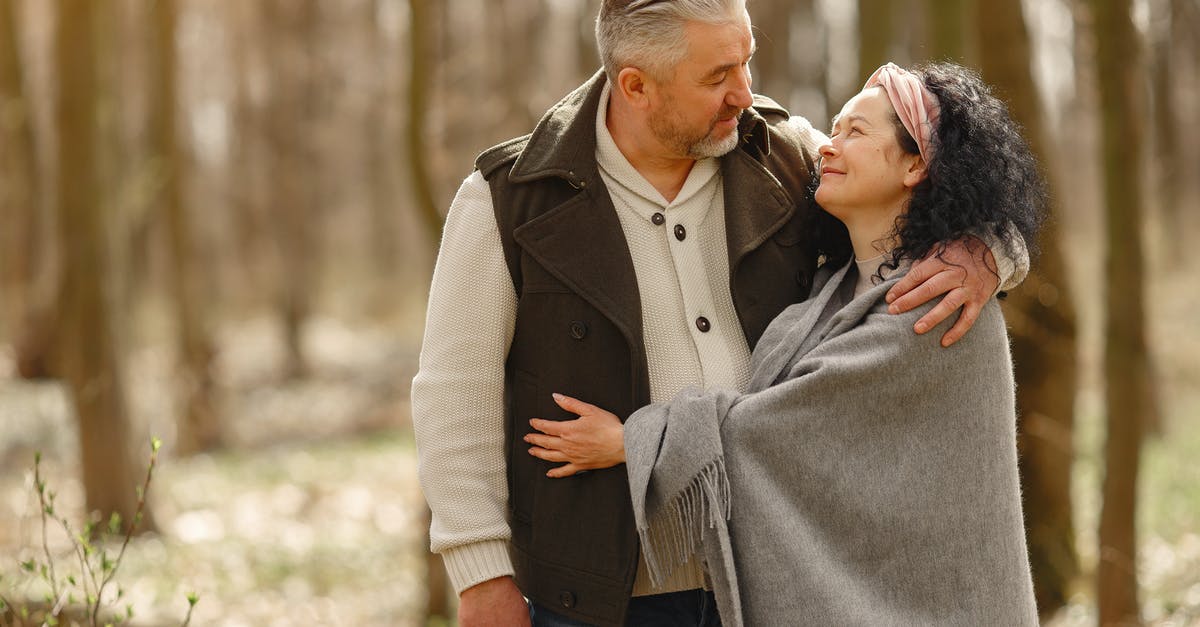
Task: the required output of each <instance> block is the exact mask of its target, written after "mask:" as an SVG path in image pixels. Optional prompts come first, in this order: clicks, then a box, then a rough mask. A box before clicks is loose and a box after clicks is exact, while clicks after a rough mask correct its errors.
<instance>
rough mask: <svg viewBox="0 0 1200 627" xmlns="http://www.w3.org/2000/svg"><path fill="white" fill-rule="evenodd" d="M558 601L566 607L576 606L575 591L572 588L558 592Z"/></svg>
mask: <svg viewBox="0 0 1200 627" xmlns="http://www.w3.org/2000/svg"><path fill="white" fill-rule="evenodd" d="M558 602H559V603H561V604H562V606H563V607H565V608H568V609H570V608H572V607H575V593H573V592H571V591H570V590H563V591H562V592H559V593H558Z"/></svg>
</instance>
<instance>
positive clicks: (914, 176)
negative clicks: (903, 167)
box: [904, 155, 928, 189]
mask: <svg viewBox="0 0 1200 627" xmlns="http://www.w3.org/2000/svg"><path fill="white" fill-rule="evenodd" d="M911 156H913V157H914V159H913V161H912V163H911V164H909V166H908V171H907V172H905V173H904V186H905V187H907V188H909V189H912V188H913V187H916V186H917V184H918V183H920V182H921V181H924V180H925V176H926V175H927V174H928V171H927V170H926V167H925V159H924V158H923V157H921V155H911Z"/></svg>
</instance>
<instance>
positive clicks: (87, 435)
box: [54, 0, 136, 521]
mask: <svg viewBox="0 0 1200 627" xmlns="http://www.w3.org/2000/svg"><path fill="white" fill-rule="evenodd" d="M56 6H57V9H58V11H57V20H56V25H57V29H56V33H55V38H54V39H55V44H56V52H57V72H56V74H57V79H58V95H57V103H56V105H57V106H56V121H57V126H58V129H57V130H58V163H59V172H58V200H57V210H58V236H59V241H60V250H61V252H62V255H63V263H62V269H63V277H62V283H61V291H60V297H59V303H60V305H61V314H60V317H59V323H60V326H59V333H58V336H57V338H56V339H57V341H56V344H55V363H56V366H57V367H56V370H58V371H60V372H61V373H62V375H63V377H64V379H65V380H66V383H67V386H68V389H69V391H70V396H71V399H72V401H73V403H74V406H75V413H76V415H77V418H78V422H79V443H80V448H81V452H82V461H83V463H82V470H83V486H84V495H85V499H86V503H87V508H88V510H89V511H99V512H100V514H101V516H103V517H105V518H107V517H108V516H109V515H110V514H113V513H118V514H120V515H121V516H122V517H123V518H124V519H125V520H127V521H129V520H133V515H134V511H135V508H136V499H135V496H134V490H133V488H134V486H135V485H136V483H135V473H134V472H133V465H132V458H131V457H130V441H129V439H130V428H129V422H128V416H127V415H126V404H125V395H124V390H123V387H122V377H121V371H122V370H121V360H120V353H119V350H120V347H119V345H118V343H117V336H116V333H115V332H114V318H115V314H114V312H113V309H112V306H111V304H110V303H111V302H112V300H113V299H111V298H110V294H109V292H108V291H107V290H108V289H109V285H110V283H109V281H110V277H109V275H108V268H109V263H110V261H111V259H110V253H109V251H108V245H107V237H106V231H105V229H106V228H107V226H108V225H107V224H106V220H105V217H106V216H105V212H104V210H103V205H102V204H100V203H99V202H98V199H99V198H100V197H101V194H100V193H99V184H98V181H97V170H96V167H97V164H96V160H95V152H96V149H97V146H96V136H97V128H96V110H95V107H96V96H97V93H98V89H97V80H96V67H95V65H94V63H95V54H96V47H95V43H94V39H93V28H94V24H95V21H94V20H95V15H94V14H93V10H94V9H95V6H96V5H95V4H94V3H92V2H89V1H87V0H59V1H58V2H57V4H56Z"/></svg>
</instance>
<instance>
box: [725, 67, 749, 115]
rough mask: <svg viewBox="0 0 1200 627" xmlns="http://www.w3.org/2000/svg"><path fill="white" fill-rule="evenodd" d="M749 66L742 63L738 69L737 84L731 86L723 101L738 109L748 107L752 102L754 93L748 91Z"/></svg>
mask: <svg viewBox="0 0 1200 627" xmlns="http://www.w3.org/2000/svg"><path fill="white" fill-rule="evenodd" d="M750 83H751V77H750V66H748V65H743V66H742V67H741V68H740V69H739V70H738V80H737V84H736V85H734V86H733V89H732V90H731V91H730V93H729V96H728V97H727V98H726V99H725V101H726V102H727V103H728V104H729V105H730V106H734V107H737V108H739V109H749V108H750V105H753V104H754V93H753V92H751V91H750Z"/></svg>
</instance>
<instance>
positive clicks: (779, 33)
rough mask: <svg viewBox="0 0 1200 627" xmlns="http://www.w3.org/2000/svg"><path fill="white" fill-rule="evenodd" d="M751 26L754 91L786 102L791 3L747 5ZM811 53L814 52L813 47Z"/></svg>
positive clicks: (769, 0) (771, 0) (775, 0)
mask: <svg viewBox="0 0 1200 627" xmlns="http://www.w3.org/2000/svg"><path fill="white" fill-rule="evenodd" d="M749 7H750V13H751V19H752V21H753V23H754V25H755V30H757V31H759V32H758V35H757V43H758V51H757V52H755V53H754V66H755V67H754V69H755V72H754V86H755V91H757V92H760V93H763V94H766V95H767V96H770V97H771V98H774V99H775V100H776V101H778V102H779V103H781V104H783V105H784V106H785V107H786V106H789V105H790V100H791V95H792V90H793V89H794V88H795V87H796V84H795V81H794V80H793V78H792V70H793V69H794V68H793V64H792V63H791V59H790V58H789V56H790V53H791V43H792V28H791V26H792V11H793V3H792V2H790V1H788V0H760V1H758V2H752V3H750V5H749ZM813 52H814V53H815V52H816V50H815V47H814V50H813Z"/></svg>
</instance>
